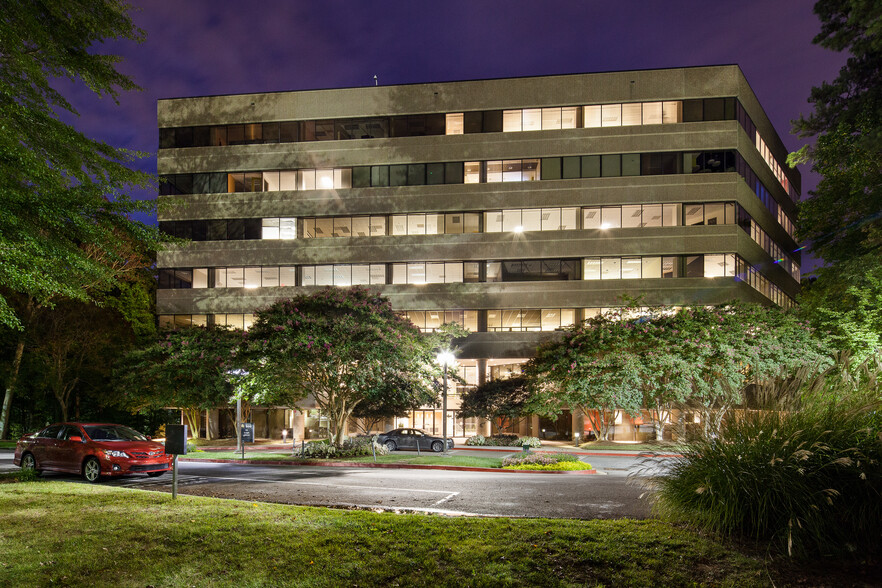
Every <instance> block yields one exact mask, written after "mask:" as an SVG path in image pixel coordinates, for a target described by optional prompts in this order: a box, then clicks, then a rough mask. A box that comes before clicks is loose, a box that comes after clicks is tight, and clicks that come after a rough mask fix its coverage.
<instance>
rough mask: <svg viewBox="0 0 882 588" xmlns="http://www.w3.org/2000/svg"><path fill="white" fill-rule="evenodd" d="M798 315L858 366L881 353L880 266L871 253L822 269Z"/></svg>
mask: <svg viewBox="0 0 882 588" xmlns="http://www.w3.org/2000/svg"><path fill="white" fill-rule="evenodd" d="M817 273H818V279H817V280H816V281H811V282H809V283H807V284H805V285H804V287H803V291H802V295H801V296H800V306H799V309H798V312H799V313H800V314H801V315H802V316H803V317H805V320H806V321H807V322H809V323H810V324H811V325H812V326H813V327H814V329H815V331H816V332H817V333H819V334H820V335H821V336H823V337H824V338H826V340H827V341H828V343H829V345H830V346H831V347H833V348H834V349H839V350H843V351H848V352H849V353H850V354H851V355H852V357H853V359H854V360H855V362H856V363H861V362H862V361H864V360H865V359H867V358H868V357H870V356H872V355H873V354H874V353H878V352H879V351H880V350H882V263H880V261H879V260H878V259H877V256H876V255H875V254H871V255H867V256H864V257H861V258H858V259H855V260H851V261H847V262H842V263H839V264H837V265H836V266H835V267H831V268H822V269H821V270H819V271H818V272H817Z"/></svg>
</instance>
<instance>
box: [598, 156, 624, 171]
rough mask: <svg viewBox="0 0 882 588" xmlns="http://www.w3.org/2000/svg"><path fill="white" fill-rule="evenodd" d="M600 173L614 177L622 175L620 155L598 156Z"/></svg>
mask: <svg viewBox="0 0 882 588" xmlns="http://www.w3.org/2000/svg"><path fill="white" fill-rule="evenodd" d="M600 175H602V176H603V177H615V176H620V175H622V156H621V155H618V154H612V155H601V156H600Z"/></svg>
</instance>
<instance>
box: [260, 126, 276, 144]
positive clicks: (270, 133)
mask: <svg viewBox="0 0 882 588" xmlns="http://www.w3.org/2000/svg"><path fill="white" fill-rule="evenodd" d="M262 133H263V142H264V143H278V142H279V123H263V131H262Z"/></svg>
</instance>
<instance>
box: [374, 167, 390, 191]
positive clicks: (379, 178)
mask: <svg viewBox="0 0 882 588" xmlns="http://www.w3.org/2000/svg"><path fill="white" fill-rule="evenodd" d="M388 185H389V166H388V165H374V166H371V186H388Z"/></svg>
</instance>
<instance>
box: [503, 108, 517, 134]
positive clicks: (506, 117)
mask: <svg viewBox="0 0 882 588" xmlns="http://www.w3.org/2000/svg"><path fill="white" fill-rule="evenodd" d="M502 130H503V132H506V133H508V132H514V131H520V130H521V111H520V110H504V111H502Z"/></svg>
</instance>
